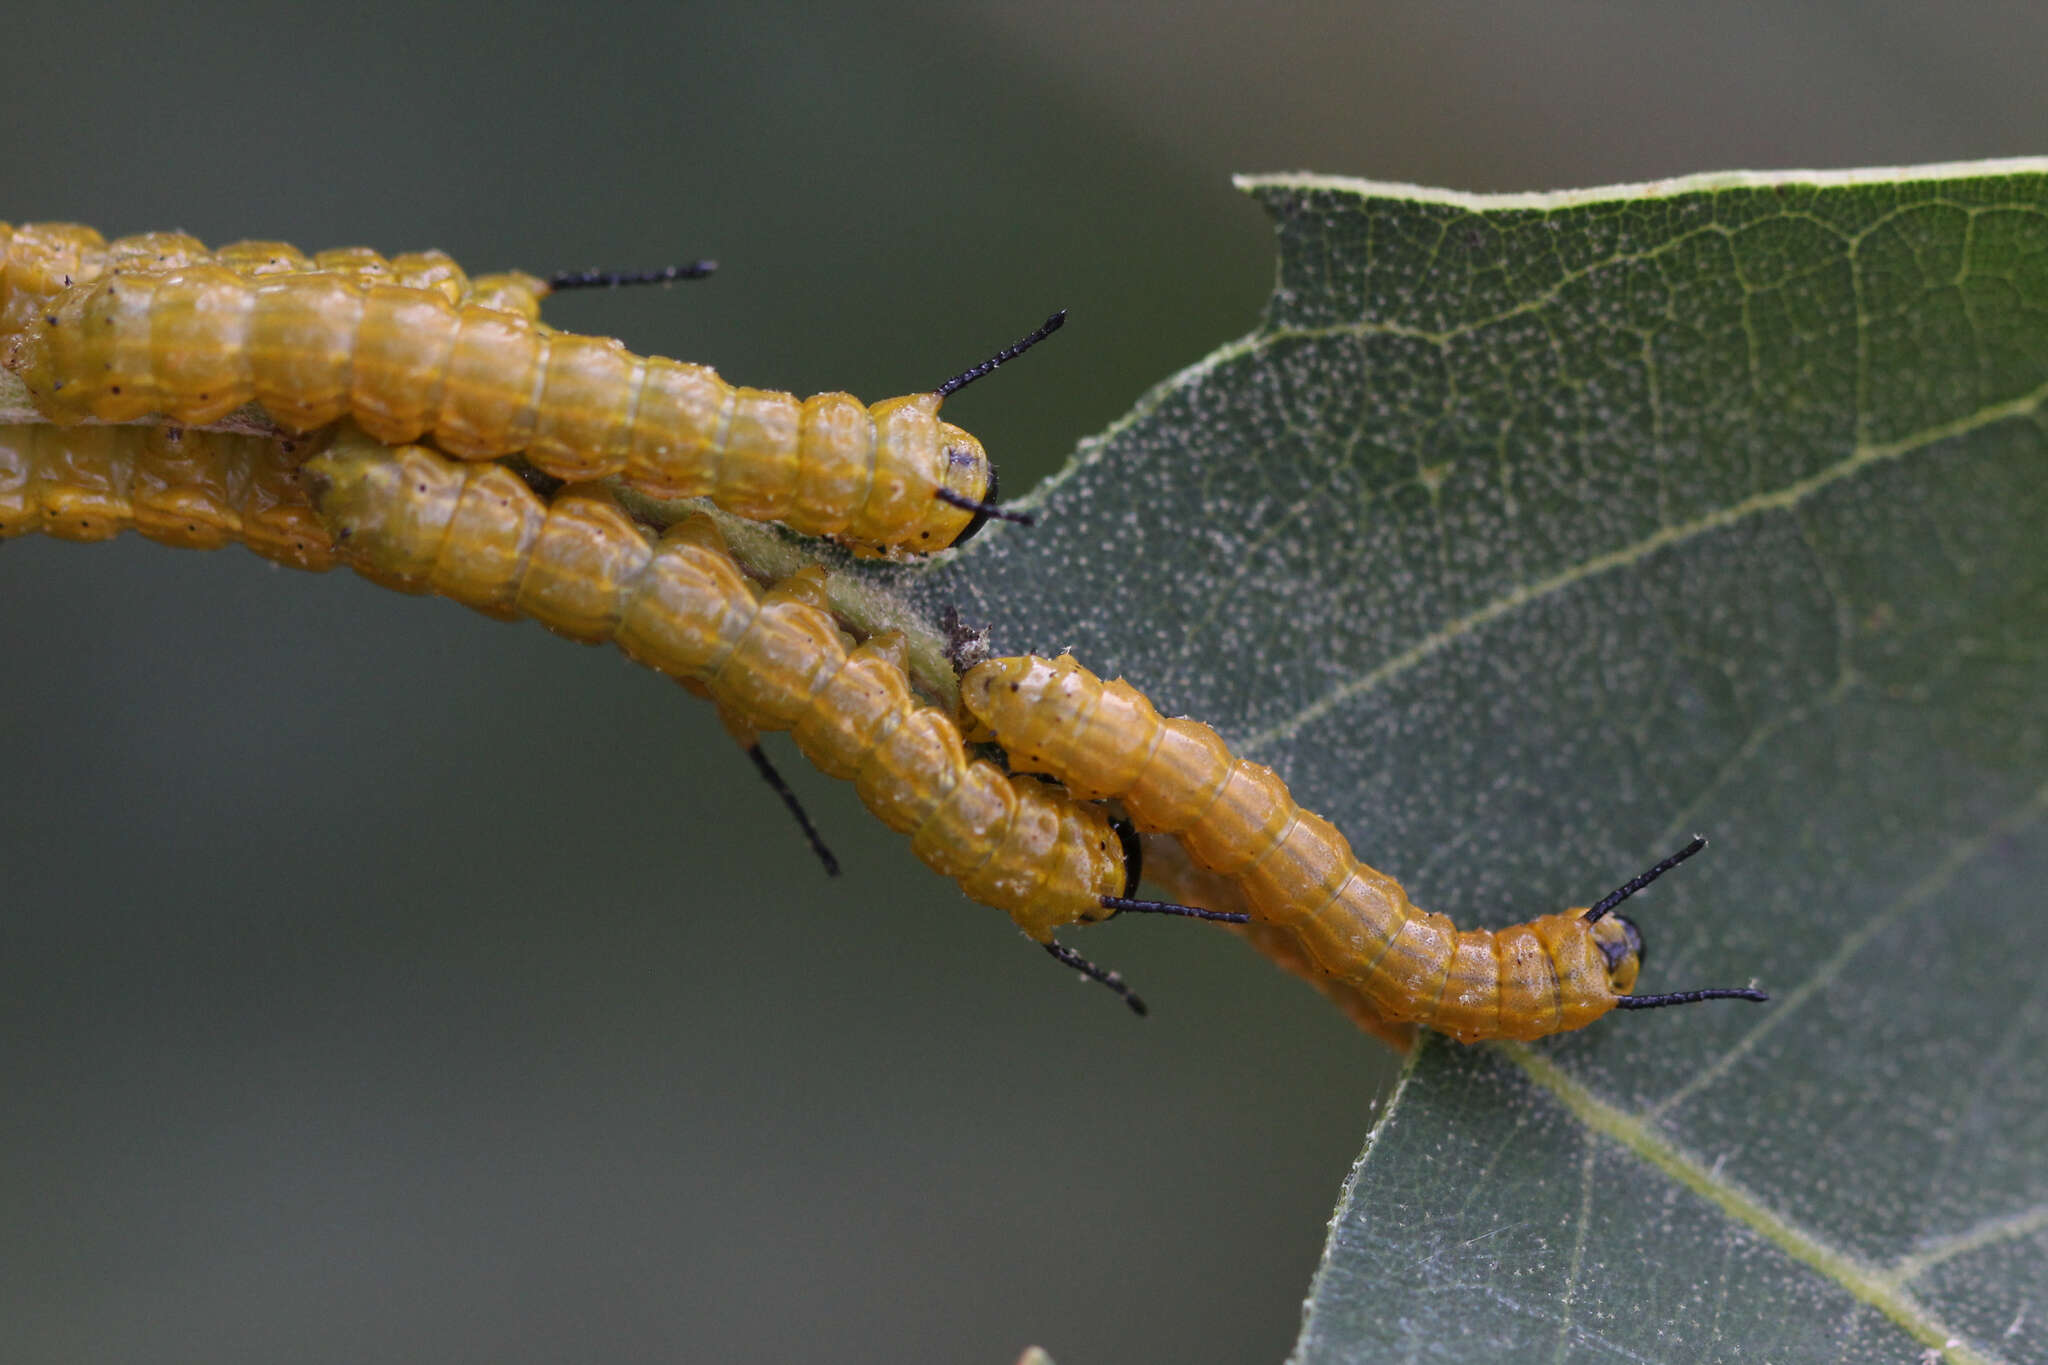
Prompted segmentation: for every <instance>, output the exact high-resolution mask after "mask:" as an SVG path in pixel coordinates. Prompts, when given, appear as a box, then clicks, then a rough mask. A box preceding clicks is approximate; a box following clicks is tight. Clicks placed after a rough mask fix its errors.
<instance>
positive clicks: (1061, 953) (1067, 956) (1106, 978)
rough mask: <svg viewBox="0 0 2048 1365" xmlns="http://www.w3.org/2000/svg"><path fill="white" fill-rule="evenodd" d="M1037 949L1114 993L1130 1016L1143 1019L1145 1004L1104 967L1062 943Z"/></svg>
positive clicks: (1045, 945) (1121, 979)
mask: <svg viewBox="0 0 2048 1365" xmlns="http://www.w3.org/2000/svg"><path fill="white" fill-rule="evenodd" d="M1039 947H1041V948H1043V949H1045V951H1047V952H1048V953H1051V954H1052V956H1053V960H1054V961H1055V962H1058V963H1060V964H1061V965H1062V966H1067V967H1072V968H1073V969H1074V970H1075V971H1077V972H1079V973H1081V975H1083V976H1085V977H1087V978H1088V979H1089V980H1090V981H1099V982H1101V983H1102V984H1103V985H1105V986H1107V987H1109V988H1110V989H1111V990H1113V991H1115V992H1116V993H1117V995H1119V996H1120V997H1122V999H1123V1002H1124V1003H1125V1004H1126V1005H1129V1006H1130V1007H1131V1013H1132V1014H1135V1015H1138V1016H1140V1017H1143V1016H1144V1014H1145V1013H1146V1010H1145V1002H1144V1001H1142V1000H1140V999H1139V998H1138V997H1137V996H1136V995H1134V994H1133V993H1132V991H1131V988H1130V987H1129V986H1126V985H1125V984H1124V979H1123V978H1122V977H1121V976H1118V975H1117V974H1116V973H1115V972H1113V971H1110V970H1109V969H1108V968H1106V967H1098V966H1096V965H1095V964H1094V963H1093V962H1090V961H1089V960H1088V959H1087V958H1085V957H1082V956H1081V955H1080V954H1079V953H1077V952H1075V951H1074V950H1073V949H1072V948H1069V947H1067V946H1066V945H1065V944H1063V943H1041V944H1040V945H1039Z"/></svg>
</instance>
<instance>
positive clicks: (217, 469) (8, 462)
mask: <svg viewBox="0 0 2048 1365" xmlns="http://www.w3.org/2000/svg"><path fill="white" fill-rule="evenodd" d="M305 457H306V443H305V442H304V441H298V440H291V439H286V438H280V437H262V436H229V435H225V434H222V433H218V432H202V431H186V430H184V429H182V428H179V427H164V426H151V427H70V428H66V427H53V426H48V425H23V426H0V538H5V537H11V536H21V535H29V534H32V533H34V532H37V531H40V532H42V533H44V534H46V535H51V536H56V537H58V538H59V539H62V540H86V541H92V540H107V539H109V538H111V537H113V536H116V535H119V534H120V533H121V532H123V531H129V530H132V531H137V532H140V533H141V534H142V535H144V536H147V537H148V538H149V539H151V540H154V541H157V542H159V543H160V544H164V545H176V546H181V547H183V548H186V549H192V550H214V549H219V548H220V547H221V546H223V545H228V544H233V543H236V542H239V543H241V544H243V545H246V546H248V547H249V548H250V549H251V550H253V551H255V552H256V553H257V554H259V555H262V556H263V557H264V558H265V559H270V560H275V561H276V562H277V563H279V564H284V565H288V566H290V567H291V568H294V569H307V570H311V571H312V572H314V573H321V572H324V571H325V570H327V569H329V568H331V567H333V564H334V548H333V545H332V544H331V543H330V542H329V540H328V538H327V530H326V528H325V527H323V526H322V525H321V524H320V521H319V518H318V517H316V516H314V515H313V507H312V503H311V502H310V501H308V499H307V497H306V493H305V490H304V488H303V487H301V486H300V484H299V481H298V466H299V463H300V461H302V460H303V459H305Z"/></svg>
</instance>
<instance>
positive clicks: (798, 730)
mask: <svg viewBox="0 0 2048 1365" xmlns="http://www.w3.org/2000/svg"><path fill="white" fill-rule="evenodd" d="M306 472H307V476H308V478H309V480H310V482H311V484H312V489H313V498H314V502H315V505H316V506H317V507H318V508H319V511H320V515H321V516H322V518H323V519H325V521H326V522H327V524H328V526H329V527H330V529H331V530H332V531H333V533H334V536H335V540H336V542H337V544H339V545H340V546H341V547H342V549H343V551H344V553H345V555H346V556H347V558H348V559H349V560H350V562H351V563H353V564H355V565H356V566H357V568H358V569H359V570H360V571H361V572H362V573H364V574H365V575H366V576H368V577H370V578H372V579H374V580H375V581H377V582H379V583H383V584H385V585H386V586H389V587H394V588H398V589H400V590H402V591H408V592H435V593H439V594H441V595H443V596H446V597H451V598H453V599H455V600H456V601H458V602H461V603H463V604H465V605H467V606H470V607H473V608H475V609H476V610H478V611H481V612H484V613H486V614H488V615H492V616H497V617H501V618H510V617H518V616H530V617H532V618H533V619H535V620H537V621H539V622H540V623H541V624H542V625H545V626H547V627H548V628H549V629H550V630H554V631H556V632H558V633H560V634H563V635H566V636H568V637H570V638H571V639H575V640H581V641H585V642H588V643H593V644H594V643H597V642H600V641H604V640H611V641H613V642H614V643H616V644H617V645H618V646H619V648H621V649H623V650H624V651H625V652H626V653H627V654H628V655H630V656H632V657H633V658H635V659H637V660H639V661H640V662H642V663H644V664H646V665H648V666H649V667H651V668H654V669H657V670H659V671H661V672H663V673H667V674H669V675H671V676H673V677H675V678H677V679H679V680H680V681H682V682H684V683H685V685H691V686H694V687H698V688H701V689H702V690H703V691H705V692H708V693H709V694H710V696H711V697H712V698H713V699H714V700H716V701H717V702H718V703H719V704H720V706H721V707H723V708H725V709H726V711H727V712H728V713H730V714H731V715H734V716H737V717H738V718H739V719H740V720H741V721H742V722H743V723H745V724H746V725H749V726H751V727H753V728H755V729H759V730H789V731H791V732H793V734H794V736H795V739H796V743H797V747H798V748H800V749H801V750H802V751H803V752H804V754H805V755H806V756H807V757H809V758H810V760H811V761H812V762H813V763H816V764H817V765H818V767H819V768H820V769H822V770H823V771H824V772H826V773H827V774H829V775H831V776H833V777H839V778H849V779H851V780H852V781H853V782H854V784H855V788H856V790H858V791H859V793H860V797H861V800H862V801H863V802H865V803H866V804H867V807H868V809H869V810H871V811H873V812H874V813H875V814H876V815H877V816H878V817H880V818H881V820H882V823H884V824H886V825H888V826H889V827H890V828H891V829H893V830H896V831H898V832H899V833H903V834H908V835H909V836H910V843H911V848H912V850H913V851H914V852H915V853H916V854H917V855H918V857H920V858H922V859H923V860H924V861H925V862H926V863H927V864H928V865H930V866H931V867H932V868H933V869H934V870H935V871H938V872H940V873H943V874H944V875H946V876H948V877H952V878H954V879H956V880H957V881H958V882H959V884H960V886H961V888H962V889H963V890H965V891H966V892H967V894H968V895H969V896H972V897H973V898H974V899H976V900H978V901H981V902H983V903H984V904H987V905H992V906H995V907H996V908H997V909H999V910H1002V911H1004V912H1005V913H1007V914H1008V915H1009V916H1010V917H1011V918H1012V919H1013V920H1015V921H1016V923H1017V925H1018V927H1019V928H1021V929H1023V931H1024V932H1025V933H1026V934H1027V935H1029V936H1030V937H1031V938H1032V939H1034V940H1035V941H1037V942H1038V943H1039V944H1040V945H1042V946H1043V947H1044V948H1045V949H1046V951H1047V952H1049V953H1051V954H1052V955H1053V956H1054V957H1055V958H1057V959H1058V960H1060V961H1061V962H1064V963H1067V964H1068V965H1070V966H1074V967H1077V968H1079V969H1080V970H1082V971H1084V972H1086V973H1088V974H1089V975H1090V976H1091V977H1093V978H1094V979H1096V980H1099V981H1102V982H1103V983H1104V984H1106V985H1108V986H1110V987H1111V988H1112V989H1114V990H1116V991H1117V992H1118V993H1119V994H1120V995H1122V996H1123V997H1124V998H1125V999H1126V1001H1127V1002H1129V1003H1130V1004H1131V1006H1132V1008H1133V1009H1137V1010H1139V1011H1140V1012H1142V1006H1141V1005H1140V1004H1139V1003H1138V1002H1137V1000H1136V998H1135V997H1133V996H1132V995H1131V994H1130V992H1129V991H1128V990H1127V989H1126V988H1125V987H1124V985H1123V983H1122V981H1121V979H1120V978H1118V977H1117V976H1116V975H1115V974H1114V973H1112V972H1106V971H1103V970H1102V969H1100V968H1098V967H1095V966H1093V965H1092V964H1090V963H1088V962H1087V961H1086V960H1085V959H1083V958H1081V957H1080V956H1079V955H1078V954H1075V953H1074V952H1073V951H1072V950H1071V949H1069V948H1066V947H1065V946H1063V945H1062V944H1060V943H1058V942H1057V941H1055V939H1054V937H1053V934H1054V932H1055V931H1056V930H1058V929H1060V928H1062V927H1063V926H1066V925H1069V924H1085V923H1089V922H1092V921H1096V920H1101V919H1106V918H1108V917H1109V916H1110V915H1112V914H1114V913H1116V912H1117V911H1119V910H1153V909H1157V908H1159V907H1156V906H1154V905H1153V904H1152V903H1150V902H1137V901H1131V900H1129V899H1127V897H1128V896H1129V894H1130V892H1131V890H1132V889H1133V888H1135V886H1136V885H1137V881H1138V876H1139V866H1138V862H1139V857H1138V850H1137V843H1136V840H1135V838H1133V837H1130V836H1129V834H1128V831H1127V830H1119V829H1116V828H1114V827H1113V826H1112V824H1111V822H1110V820H1109V818H1108V817H1107V816H1106V815H1105V813H1104V812H1103V810H1102V809H1101V808H1100V807H1099V806H1096V805H1093V804H1089V803H1085V802H1079V801H1075V800H1073V799H1072V798H1070V797H1069V796H1068V795H1067V794H1066V793H1065V792H1063V791H1061V790H1060V789H1059V788H1057V787H1054V786H1051V785H1048V784H1046V783H1042V782H1038V781H1036V780H1033V779H1030V778H1020V777H1013V776H1011V775H1009V774H1007V773H1004V772H1002V771H1001V770H999V769H998V768H996V767H995V766H994V765H993V764H990V763H987V762H984V761H982V760H978V759H977V760H970V759H969V758H968V757H967V755H966V752H965V748H964V745H963V743H962V740H961V737H960V731H959V729H958V727H957V726H956V725H955V724H954V722H953V720H952V718H951V717H950V716H948V715H947V714H946V713H944V712H942V711H940V710H939V709H937V708H936V707H932V706H927V705H923V704H922V703H920V702H919V701H918V700H917V698H916V697H915V696H914V695H913V694H912V692H911V688H910V682H909V679H908V678H907V676H906V675H905V673H904V666H903V641H902V639H901V637H899V636H894V635H884V636H879V637H877V638H875V639H873V640H870V641H868V642H867V643H865V644H863V645H861V646H859V647H858V648H854V649H851V650H849V649H848V647H847V644H846V641H845V640H844V639H843V638H842V636H841V635H840V632H839V628H838V625H837V623H836V621H835V620H834V618H833V617H832V614H831V612H830V611H829V610H828V609H827V606H826V601H825V594H824V583H823V580H822V576H821V575H820V574H819V573H818V571H816V570H807V571H805V572H804V573H801V574H798V575H797V576H796V577H794V578H792V579H790V580H789V581H787V582H785V583H782V584H780V585H779V586H777V587H776V588H774V589H773V590H771V591H769V592H768V593H766V594H765V595H764V594H762V593H761V592H760V591H759V590H758V589H756V588H755V587H754V585H753V584H752V583H750V582H749V581H748V580H747V577H746V575H745V573H744V572H743V571H742V570H741V569H740V567H739V565H738V564H737V563H736V562H734V560H733V559H732V557H731V555H730V554H728V553H727V552H726V549H725V544H724V541H723V539H722V537H721V536H720V535H719V533H718V529H717V527H716V525H715V524H713V523H712V521H711V520H710V519H709V518H708V517H704V516H702V515H699V516H694V517H691V518H689V519H687V520H685V521H682V522H679V523H678V524H676V525H675V526H672V527H670V528H669V530H668V531H667V533H666V534H664V535H663V536H662V537H661V538H660V539H659V541H655V540H653V539H651V538H650V537H649V535H648V534H647V533H646V532H645V531H643V530H642V529H641V528H640V527H639V526H638V525H637V524H636V523H634V522H633V521H632V520H631V519H630V518H628V517H627V516H626V514H625V513H624V512H623V511H622V510H620V508H619V506H618V504H617V503H616V502H615V501H614V500H612V498H611V497H610V496H609V495H608V494H606V493H605V492H603V491H602V490H598V489H591V488H578V487H571V488H568V489H565V490H563V491H562V492H561V493H559V494H557V495H556V496H555V497H554V499H553V500H552V501H548V502H543V501H542V500H541V499H540V498H539V497H538V496H536V495H535V494H534V493H533V491H532V490H531V489H529V488H528V487H527V485H526V484H525V483H524V482H523V481H522V480H521V479H520V478H519V477H518V476H517V475H516V474H514V473H512V472H511V471H510V470H508V469H506V468H504V467H502V466H499V465H457V464H451V463H450V462H449V461H447V460H445V459H443V458H442V457H441V456H440V455H438V454H436V453H434V452H433V451H430V450H426V449H424V448H421V447H418V446H412V447H407V448H405V449H402V450H397V451H392V450H387V449H385V448H383V447H380V446H374V445H368V444H366V443H362V442H358V441H353V440H347V439H344V440H343V441H341V442H338V443H337V444H336V446H335V447H334V448H333V449H331V450H329V451H328V452H327V453H326V454H324V455H321V456H320V457H318V458H317V459H315V460H313V461H312V462H311V463H309V464H308V465H307V466H306ZM1171 909H1172V910H1173V911H1174V912H1176V913H1181V912H1183V911H1182V908H1181V907H1172V908H1171ZM1187 913H1197V914H1200V912H1187ZM1200 917H1203V918H1215V916H1209V915H1201V916H1200Z"/></svg>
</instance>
